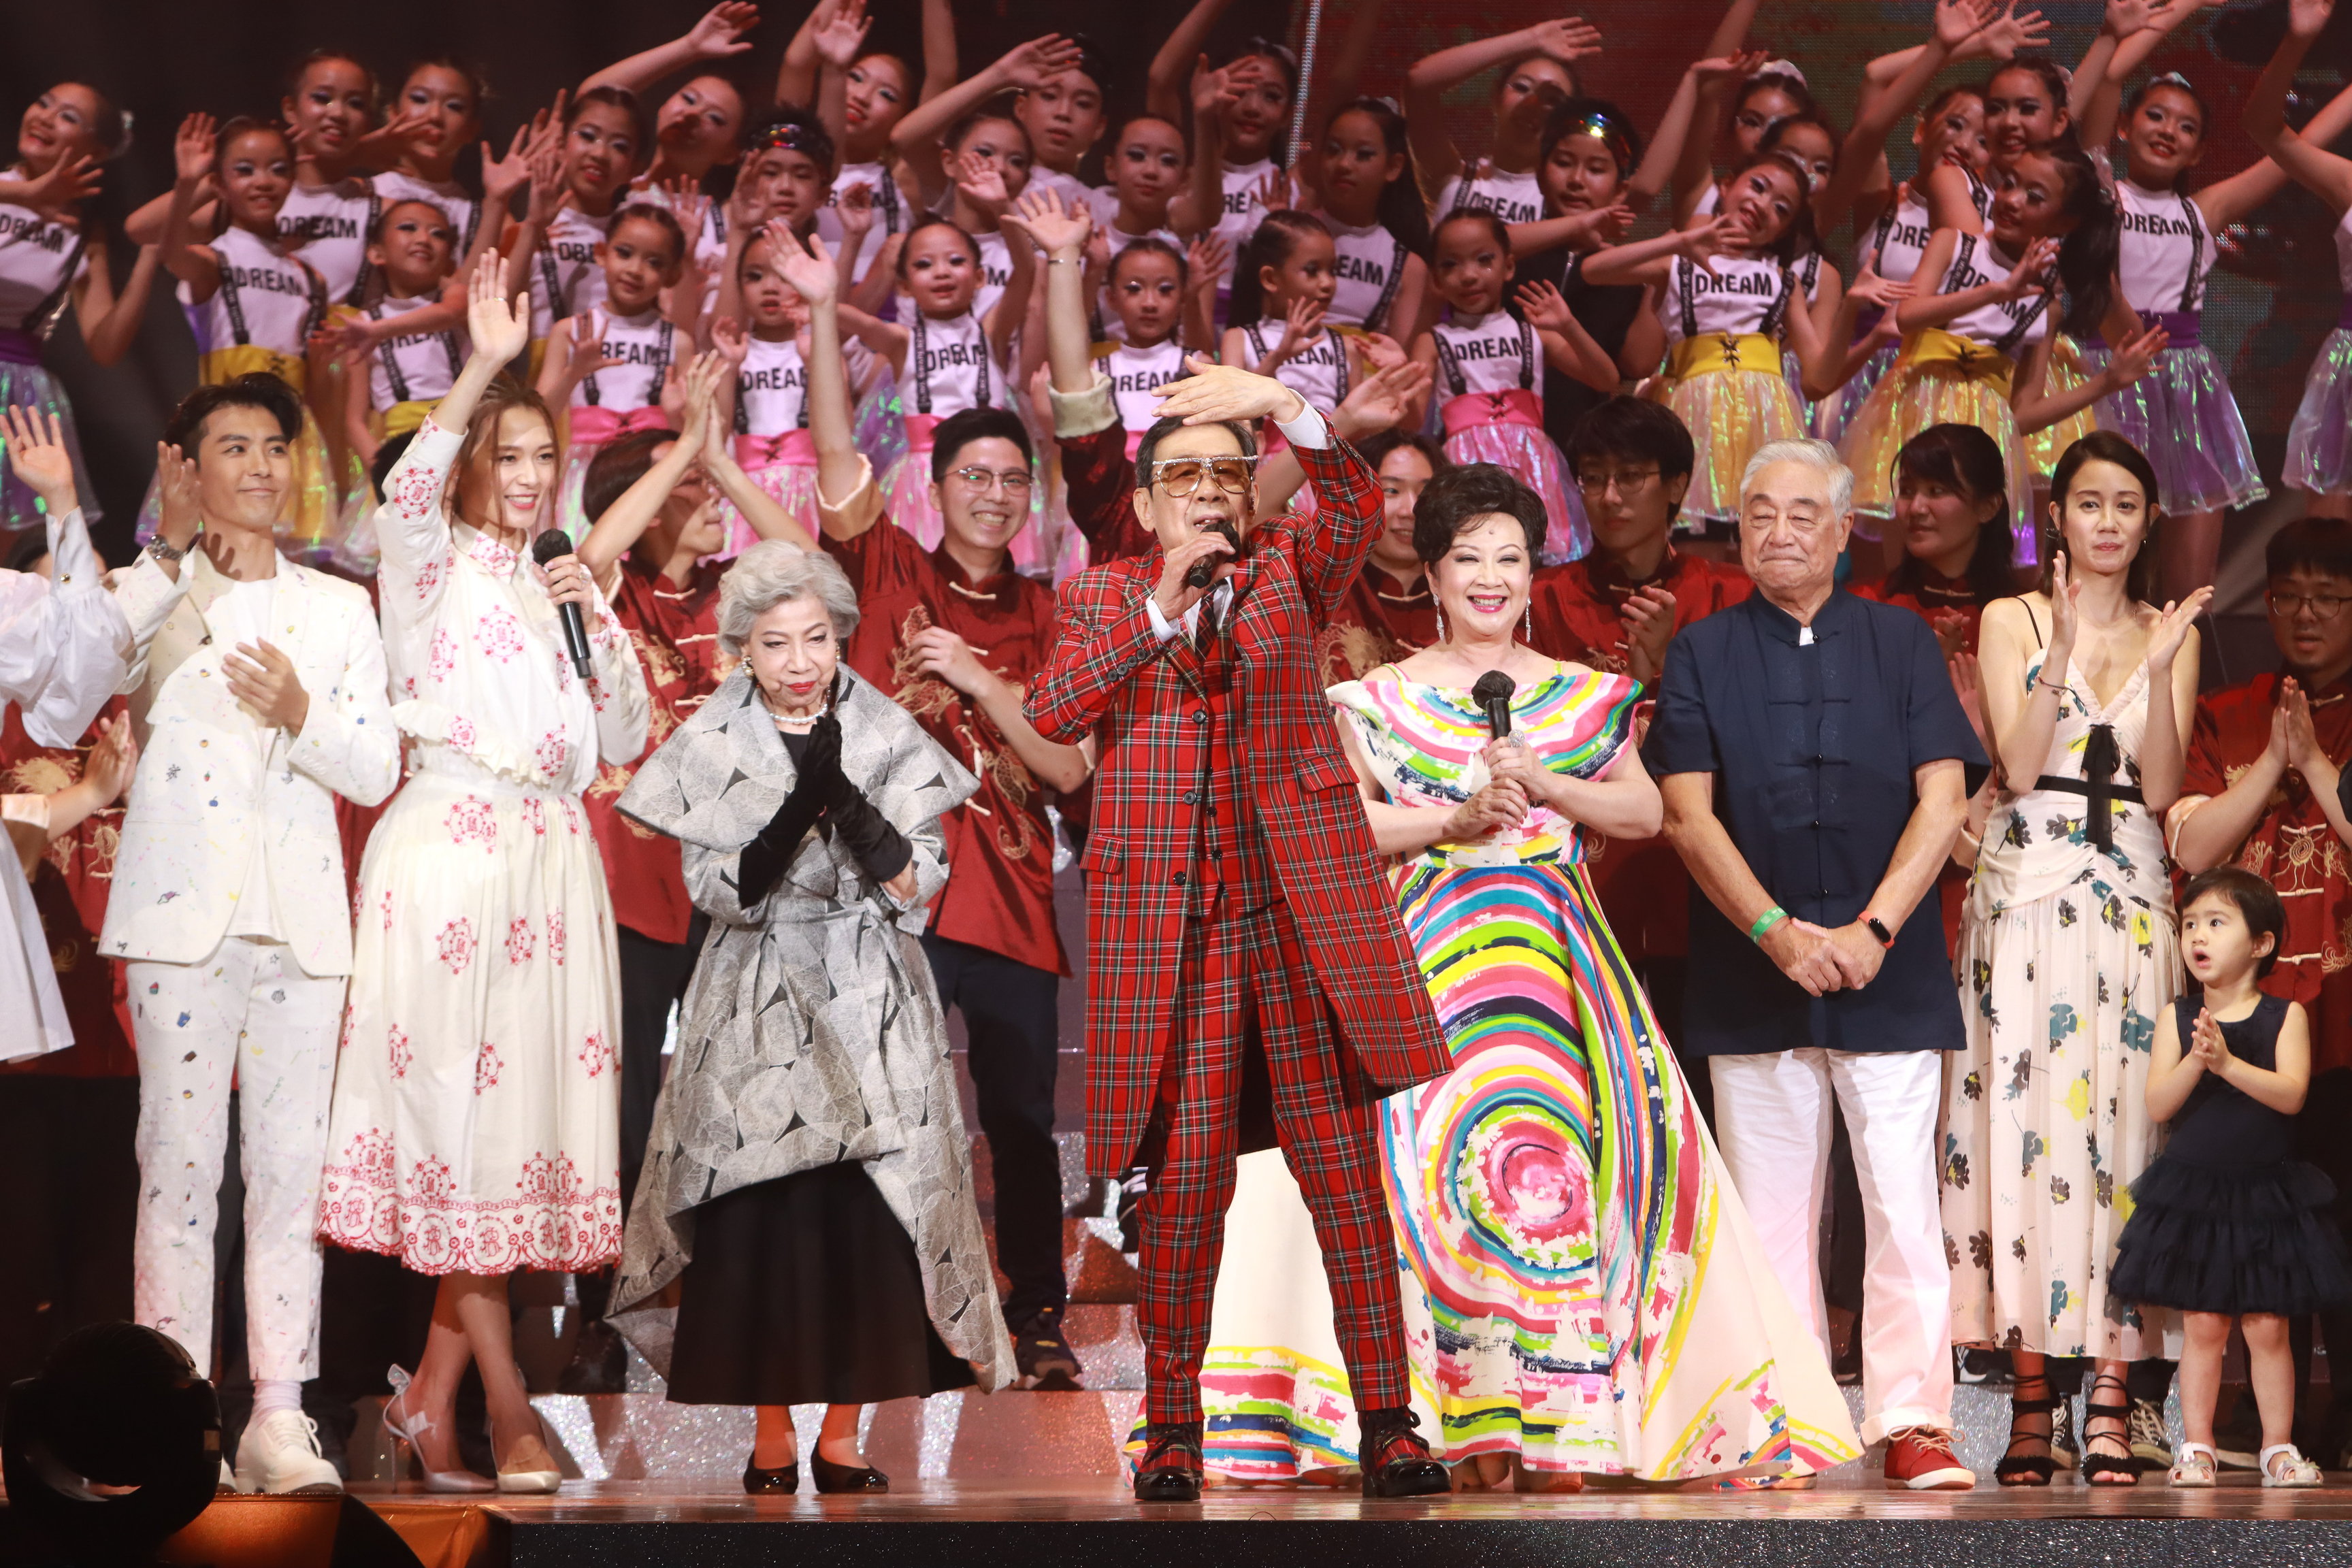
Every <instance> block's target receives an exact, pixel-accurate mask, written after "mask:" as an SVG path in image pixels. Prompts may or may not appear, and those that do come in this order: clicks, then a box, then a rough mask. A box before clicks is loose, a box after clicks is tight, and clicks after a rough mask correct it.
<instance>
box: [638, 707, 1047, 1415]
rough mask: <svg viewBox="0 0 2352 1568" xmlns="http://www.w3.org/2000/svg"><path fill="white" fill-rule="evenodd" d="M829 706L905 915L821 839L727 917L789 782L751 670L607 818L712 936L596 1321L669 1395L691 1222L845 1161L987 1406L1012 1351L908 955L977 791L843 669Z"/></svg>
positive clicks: (951, 1084)
mask: <svg viewBox="0 0 2352 1568" xmlns="http://www.w3.org/2000/svg"><path fill="white" fill-rule="evenodd" d="M837 690H838V692H839V700H838V702H837V705H836V711H837V712H838V713H839V715H840V718H841V744H842V756H841V765H842V771H843V772H844V773H846V774H847V775H848V777H849V780H850V782H851V783H853V784H856V786H857V787H858V789H859V790H860V791H861V792H863V793H864V795H866V799H867V800H868V801H870V802H872V803H873V804H874V805H875V807H876V808H877V809H878V810H879V811H880V812H881V813H882V815H883V816H886V817H887V818H889V820H890V823H891V825H892V826H895V827H897V828H898V831H899V832H900V833H902V834H904V835H905V836H906V837H907V839H908V843H909V845H910V846H911V847H912V849H913V852H914V858H913V860H912V862H911V864H912V866H913V868H914V870H915V876H916V883H917V886H916V892H915V897H914V900H913V901H912V902H911V903H910V904H909V905H908V907H906V908H903V909H902V908H901V907H899V906H898V904H897V903H895V902H894V901H893V900H891V898H890V896H889V895H888V894H887V892H885V891H883V890H882V889H881V888H879V887H878V886H877V885H876V884H875V882H874V880H873V879H871V878H870V877H868V876H866V873H865V871H864V870H863V868H860V867H859V866H858V865H857V863H856V860H855V859H854V858H852V857H851V855H850V854H849V852H848V850H847V849H846V848H845V847H843V846H841V844H840V843H839V842H838V840H837V839H835V838H832V837H826V836H822V835H819V834H817V833H811V834H810V835H809V836H808V837H807V838H806V839H804V840H803V841H802V845H801V848H800V852H799V853H798V854H797V855H796V856H795V857H794V858H793V862H792V864H791V866H790V867H789V868H788V869H787V870H786V872H785V874H784V877H783V878H782V879H781V880H780V881H778V882H777V884H776V886H775V887H774V888H772V889H770V891H769V893H768V895H767V896H766V897H765V898H764V899H761V900H759V901H758V902H756V903H753V904H751V905H750V906H749V907H746V906H745V905H743V904H742V903H741V902H740V900H739V899H738V898H737V896H736V861H737V857H738V856H739V854H740V852H741V850H742V848H743V847H744V846H745V845H747V844H749V843H750V842H751V838H752V837H753V835H755V834H757V833H758V832H759V831H760V829H761V828H762V827H764V826H767V823H768V819H769V818H770V817H771V816H774V815H775V811H776V808H777V806H778V805H782V802H783V799H784V796H785V795H788V794H790V793H791V791H792V787H793V777H794V770H793V763H792V758H791V755H790V754H789V753H788V752H786V751H785V749H784V743H783V740H782V737H781V736H780V735H778V733H777V732H776V726H775V722H774V721H773V720H772V718H771V717H770V716H769V712H768V710H767V707H766V705H765V704H764V703H762V702H761V700H760V694H759V690H758V689H757V688H756V687H755V686H754V685H753V684H752V682H751V673H750V670H749V668H748V667H745V668H738V669H737V670H736V671H735V673H734V674H732V675H730V676H729V677H728V678H727V679H726V680H725V681H723V682H721V683H720V685H719V689H718V690H717V691H716V692H715V693H713V694H712V695H711V698H710V700H709V701H708V702H705V703H704V704H703V705H702V707H701V708H700V709H699V710H698V711H697V712H696V713H695V715H694V716H693V717H692V718H690V719H688V720H687V721H685V722H684V723H682V724H680V725H679V726H678V727H677V731H676V732H675V733H673V734H672V735H671V736H670V738H669V739H668V740H667V742H663V744H662V746H661V749H660V750H658V751H656V752H655V753H654V754H653V755H652V756H650V757H648V758H646V761H645V762H644V763H643V764H641V765H640V766H639V767H638V769H637V773H636V777H635V780H634V781H632V782H631V784H629V787H628V790H627V791H626V793H625V794H624V795H622V796H621V802H620V805H621V809H622V810H623V811H625V812H626V813H628V814H629V815H630V816H634V817H635V818H636V819H637V820H639V821H641V822H643V823H645V824H646V825H647V826H651V827H655V828H658V829H659V830H661V831H662V832H664V833H667V834H669V835H671V836H672V837H676V838H677V839H679V840H681V841H682V847H683V852H684V855H683V858H684V860H685V867H686V885H687V890H688V893H689V894H691V895H692V897H693V899H694V901H695V904H696V905H697V906H698V908H700V909H702V910H705V911H707V912H708V913H709V915H710V917H711V921H712V924H711V928H710V937H709V942H706V943H705V944H704V946H703V949H702V952H701V955H700V957H699V958H698V961H697V962H696V965H695V971H694V979H693V982H692V984H691V985H690V986H689V987H688V991H687V994H686V1001H685V1005H684V1007H683V1009H682V1011H681V1013H680V1015H679V1024H678V1034H677V1055H676V1057H675V1058H674V1059H673V1060H672V1062H671V1065H670V1074H669V1079H668V1081H667V1083H666V1084H664V1085H663V1087H662V1091H661V1099H660V1100H659V1101H658V1102H657V1103H656V1106H655V1109H654V1125H653V1135H652V1137H651V1139H650V1140H649V1141H648V1142H647V1144H646V1164H645V1173H644V1175H643V1176H642V1177H640V1178H639V1181H638V1185H637V1190H636V1195H635V1201H634V1202H633V1203H632V1205H630V1211H629V1224H628V1230H627V1234H626V1236H625V1239H624V1242H623V1245H622V1253H621V1270H620V1277H619V1279H618V1280H617V1281H616V1282H615V1284H614V1289H613V1312H612V1321H613V1322H614V1325H615V1326H616V1327H618V1328H619V1329H620V1330H621V1331H622V1332H623V1334H625V1336H626V1337H627V1338H628V1339H629V1341H630V1342H632V1343H634V1344H635V1346H636V1347H637V1349H638V1350H639V1351H640V1352H643V1353H644V1355H645V1357H646V1361H648V1362H650V1363H652V1364H653V1366H654V1367H655V1369H656V1371H659V1372H661V1373H664V1374H665V1375H667V1373H668V1371H669V1350H670V1342H671V1336H672V1333H673V1331H674V1329H675V1327H676V1322H677V1307H676V1300H675V1295H674V1293H670V1292H668V1287H669V1286H670V1284H671V1283H672V1282H673V1281H675V1280H676V1279H677V1277H678V1275H679V1273H680V1272H681V1271H682V1270H684V1268H686V1264H687V1260H688V1258H690V1257H692V1255H693V1249H694V1208H695V1205H698V1204H700V1203H704V1202H706V1201H708V1200H709V1199H711V1198H715V1197H719V1196H722V1195H724V1194H728V1193H731V1192H734V1191H736V1190H737V1189H739V1188H741V1187H748V1186H751V1185H752V1184H754V1183H758V1182H765V1181H772V1180H773V1179H774V1178H776V1177H778V1176H789V1175H793V1174H794V1173H798V1172H802V1171H809V1170H814V1169H816V1168H818V1167H820V1166H824V1165H830V1164H833V1163H836V1162H840V1161H850V1160H854V1161H856V1162H858V1163H860V1164H862V1165H864V1166H865V1168H866V1174H867V1175H868V1176H869V1177H870V1178H872V1180H873V1182H874V1184H875V1186H876V1187H877V1188H878V1189H879V1190H880V1191H881V1194H882V1196H883V1199H884V1201H885V1202H887V1204H888V1205H890V1211H891V1212H892V1213H893V1214H895V1215H898V1223H899V1224H901V1225H903V1226H906V1228H907V1234H908V1236H909V1237H913V1238H914V1243H915V1255H916V1257H917V1258H919V1260H920V1262H921V1265H922V1271H923V1291H924V1295H925V1298H926V1300H927V1301H928V1304H929V1313H930V1320H931V1324H932V1326H933V1327H934V1328H936V1329H937V1330H938V1331H939V1335H940V1340H942V1341H943V1342H945V1343H946V1345H947V1347H948V1349H949V1350H950V1351H951V1352H954V1353H955V1354H956V1355H959V1356H961V1357H962V1358H963V1359H964V1360H966V1361H968V1362H970V1363H971V1365H972V1370H973V1372H974V1373H975V1374H976V1375H977V1377H978V1380H979V1384H980V1386H981V1387H982V1389H994V1388H998V1387H1002V1386H1003V1384H1005V1383H1007V1382H1009V1381H1010V1380H1011V1378H1012V1376H1013V1346H1012V1342H1011V1341H1010V1340H1009V1339H1008V1338H1007V1337H1006V1335H1005V1330H1004V1319H1003V1313H1002V1312H1001V1311H1000V1310H999V1309H998V1307H997V1301H996V1286H995V1279H994V1276H993V1274H992V1271H991V1269H990V1268H989V1261H988V1249H987V1247H986V1246H985V1244H984V1243H983V1241H982V1237H981V1229H980V1211H979V1209H978V1208H977V1206H975V1205H974V1203H973V1200H972V1185H971V1140H970V1139H968V1138H967V1137H966V1136H965V1134H964V1129H963V1116H962V1112H961V1110H959V1109H958V1106H957V1101H956V1080H955V1068H954V1066H953V1064H952V1063H951V1062H950V1059H949V1057H948V1042H947V1024H946V1019H945V1017H944V1016H943V1015H942V1013H941V1012H940V1001H939V993H938V991H937V989H936V988H935V987H934V985H933V984H932V982H931V971H930V965H929V963H927V962H926V961H925V959H924V957H923V953H922V949H921V947H920V945H919V943H918V942H917V941H916V938H917V937H918V936H919V934H920V932H921V931H922V928H923V921H924V918H925V916H924V911H923V909H922V905H923V904H924V903H925V902H926V901H928V900H929V899H930V898H931V897H932V896H933V895H934V894H936V893H937V892H938V891H939V890H940V887H941V885H942V884H944V883H945V882H946V880H947V867H946V865H945V864H944V863H943V862H942V861H941V859H940V855H941V853H942V848H943V845H944V837H943V835H942V834H941V832H940V816H942V815H943V814H944V813H946V812H948V811H950V810H951V809H953V808H954V807H955V806H956V805H960V804H961V802H962V801H963V800H964V799H965V798H966V797H967V796H969V795H971V794H972V792H973V791H974V790H975V789H977V788H978V787H979V786H978V783H977V781H976V780H974V779H973V778H972V776H971V774H970V773H966V772H965V771H964V770H963V769H962V768H961V767H960V766H958V765H957V764H956V763H955V761H954V760H953V759H952V758H950V756H949V755H948V753H947V752H944V751H942V750H941V749H940V747H939V745H938V744H937V743H936V742H933V741H932V740H931V739H930V737H929V736H928V735H926V734H925V733H924V732H923V731H922V730H921V729H920V728H919V727H918V726H917V724H916V723H915V721H914V720H913V719H911V718H909V717H908V714H907V712H906V710H904V709H902V708H900V707H899V706H898V704H897V703H896V702H893V701H892V700H890V699H888V698H887V697H885V696H883V695H882V694H881V693H880V692H878V691H877V690H876V689H874V688H873V687H871V686H869V685H867V684H866V682H865V681H863V680H860V679H858V678H857V677H856V675H855V674H853V673H851V671H850V670H849V668H847V667H846V666H844V667H843V668H842V670H841V675H840V684H839V686H838V688H837Z"/></svg>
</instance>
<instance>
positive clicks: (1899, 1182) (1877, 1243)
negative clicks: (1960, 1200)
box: [1830, 1051, 1952, 1443]
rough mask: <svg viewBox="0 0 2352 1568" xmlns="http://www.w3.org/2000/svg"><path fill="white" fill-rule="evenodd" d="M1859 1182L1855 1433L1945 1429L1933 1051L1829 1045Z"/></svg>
mask: <svg viewBox="0 0 2352 1568" xmlns="http://www.w3.org/2000/svg"><path fill="white" fill-rule="evenodd" d="M1830 1075H1831V1079H1832V1082H1833V1083H1835V1085H1836V1087H1837V1097H1838V1104H1839V1105H1840V1106H1841V1107H1843V1110H1844V1111H1845V1126H1846V1131H1847V1133H1848V1135H1849V1136H1850V1137H1851V1138H1852V1139H1853V1164H1854V1173H1855V1175H1856V1176H1858V1177H1859V1178H1860V1179H1861V1184H1862V1213H1863V1235H1864V1241H1865V1247H1864V1258H1865V1261H1864V1268H1863V1277H1862V1303H1863V1305H1862V1384H1863V1419H1862V1440H1863V1441H1864V1442H1865V1443H1875V1442H1877V1441H1878V1440H1879V1439H1880V1438H1882V1437H1884V1436H1886V1435H1887V1434H1888V1433H1890V1432H1900V1431H1902V1430H1903V1429H1904V1428H1905V1427H1906V1426H1935V1427H1940V1428H1942V1429H1944V1430H1947V1431H1948V1430H1950V1428H1951V1425H1952V1348H1951V1337H1952V1336H1951V1314H1952V1270H1951V1266H1950V1263H1949V1260H1948V1259H1947V1258H1946V1257H1945V1255H1944V1226H1943V1219H1942V1216H1941V1214H1940V1211H1939V1210H1938V1208H1937V1189H1936V1118H1937V1111H1938V1110H1939V1109H1940V1108H1941V1106H1942V1102H1943V1085H1944V1053H1943V1052H1941V1051H1880V1052H1851V1051H1834V1052H1832V1053H1831V1055H1830Z"/></svg>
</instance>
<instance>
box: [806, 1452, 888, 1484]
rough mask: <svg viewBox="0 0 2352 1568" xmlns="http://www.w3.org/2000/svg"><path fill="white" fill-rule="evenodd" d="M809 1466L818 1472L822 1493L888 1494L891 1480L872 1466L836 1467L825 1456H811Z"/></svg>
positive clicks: (817, 1477) (817, 1479)
mask: <svg viewBox="0 0 2352 1568" xmlns="http://www.w3.org/2000/svg"><path fill="white" fill-rule="evenodd" d="M809 1466H810V1468H812V1469H814V1471H815V1472H816V1489H817V1490H819V1491H821V1492H887V1491H888V1490H889V1489H890V1478H889V1477H887V1476H886V1475H884V1474H883V1473H882V1472H881V1471H879V1470H877V1469H876V1468H873V1467H872V1466H870V1465H836V1464H835V1463H834V1462H833V1461H832V1460H831V1459H828V1458H825V1457H824V1455H823V1454H811V1455H810V1456H809Z"/></svg>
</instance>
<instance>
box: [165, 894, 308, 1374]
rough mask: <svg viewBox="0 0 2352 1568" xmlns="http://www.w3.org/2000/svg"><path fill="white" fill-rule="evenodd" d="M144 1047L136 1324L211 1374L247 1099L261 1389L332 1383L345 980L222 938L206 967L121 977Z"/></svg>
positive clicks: (244, 1147)
mask: <svg viewBox="0 0 2352 1568" xmlns="http://www.w3.org/2000/svg"><path fill="white" fill-rule="evenodd" d="M123 967H124V978H125V980H126V981H127V982H128V984H129V986H130V990H131V1021H132V1025H133V1027H134V1029H135V1031H136V1035H137V1039H138V1047H139V1144H138V1152H139V1226H138V1230H137V1233H136V1237H135V1239H134V1240H133V1242H132V1244H131V1261H132V1268H133V1271H134V1276H135V1279H134V1283H133V1285H132V1303H133V1305H132V1310H133V1311H134V1312H135V1313H136V1315H137V1317H138V1319H139V1321H141V1322H142V1323H144V1324H146V1325H147V1326H148V1327H150V1328H152V1329H159V1330H161V1331H163V1332H164V1333H167V1334H169V1335H171V1336H172V1337H173V1339H175V1340H177V1341H179V1342H180V1343H181V1345H182V1346H183V1347H184V1348H185V1349H186V1351H187V1352H188V1354H189V1355H190V1356H191V1357H192V1358H194V1361H195V1363H196V1365H197V1366H198V1367H210V1365H211V1363H212V1359H213V1227H214V1226H215V1224H217V1223H218V1221H219V1217H220V1215H219V1210H220V1184H221V1170H222V1166H223V1164H224V1163H226V1158H227V1145H228V1092H229V1088H230V1085H231V1083H232V1082H234V1083H235V1084H236V1087H237V1088H238V1089H240V1090H241V1092H240V1094H239V1095H238V1108H239V1109H238V1117H239V1131H240V1139H239V1143H238V1150H239V1159H238V1163H239V1167H240V1169H241V1170H242V1172H243V1173H244V1177H245V1321H246V1346H247V1356H248V1359H249V1360H250V1362H251V1363H252V1367H253V1375H254V1376H255V1377H257V1378H296V1379H303V1378H310V1377H315V1376H317V1375H318V1372H319V1170H320V1166H321V1165H322V1164H324V1163H325V1162H326V1152H327V1111H328V1108H329V1105H330V1103H331V1100H332V1098H333V1093H334V1087H335V1041H336V1036H337V1034H338V1033H339V1031H340V1030H341V1027H342V1019H343V984H344V977H343V976H342V975H340V974H331V975H326V976H323V977H320V978H317V979H313V978H312V977H311V976H310V975H307V974H305V973H302V970H301V966H300V965H299V964H298V963H295V962H294V957H293V954H292V952H291V951H290V950H289V949H288V948H287V947H286V946H284V945H283V944H282V943H278V942H257V941H252V940H248V939H247V938H244V937H227V938H224V939H223V940H222V942H221V944H220V946H218V947H216V948H215V949H214V950H213V952H212V954H211V956H209V957H207V958H206V959H205V960H204V961H203V962H202V963H144V962H142V963H128V964H125V965H124V966H123Z"/></svg>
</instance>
